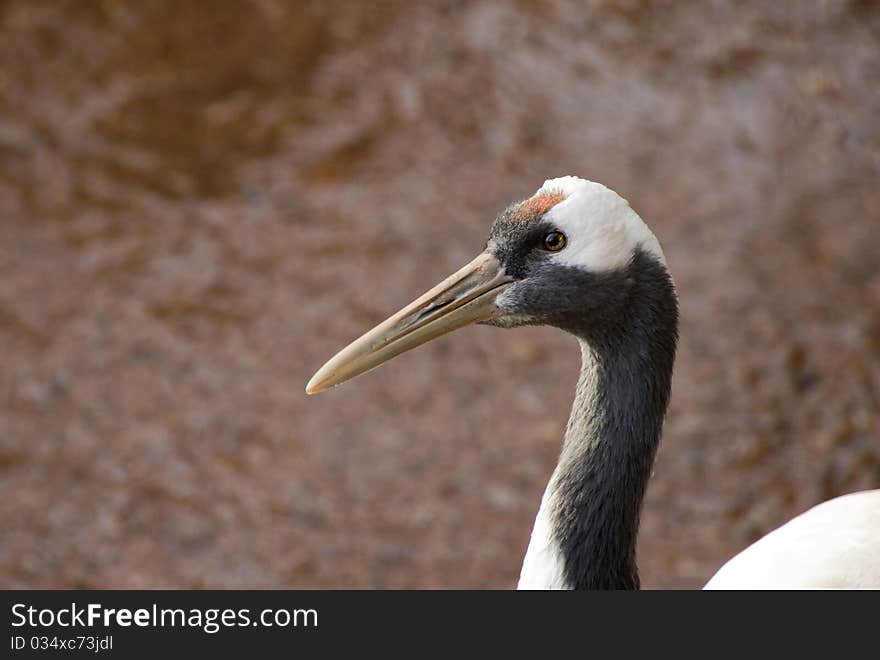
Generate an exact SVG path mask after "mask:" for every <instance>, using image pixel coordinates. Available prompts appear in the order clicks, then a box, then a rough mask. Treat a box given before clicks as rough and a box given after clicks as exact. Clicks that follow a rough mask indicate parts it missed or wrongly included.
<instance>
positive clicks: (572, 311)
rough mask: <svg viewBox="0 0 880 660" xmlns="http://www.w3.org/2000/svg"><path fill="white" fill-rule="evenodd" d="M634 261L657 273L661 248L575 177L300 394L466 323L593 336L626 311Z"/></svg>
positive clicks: (551, 183)
mask: <svg viewBox="0 0 880 660" xmlns="http://www.w3.org/2000/svg"><path fill="white" fill-rule="evenodd" d="M638 255H646V256H647V257H648V258H649V259H651V260H652V262H653V263H656V264H659V265H662V266H664V267H665V259H664V257H663V252H662V250H661V249H660V244H659V243H658V242H657V239H656V238H655V236H654V234H653V233H651V230H650V229H649V228H648V226H647V225H646V224H645V223H644V222H643V221H642V220H641V218H639V216H638V215H636V213H635V212H634V211H633V210H632V209H631V208H630V206H629V204H628V203H627V201H626V200H625V199H623V198H622V197H620V196H619V195H618V194H617V193H615V192H614V191H612V190H610V189H608V188H606V187H605V186H603V185H601V184H598V183H594V182H592V181H586V180H584V179H580V178H577V177H572V176H567V177H562V178H558V179H551V180H548V181H545V182H544V185H543V186H541V188H540V189H538V191H537V192H536V193H535V194H534V195H532V196H531V197H529V198H528V199H525V200H523V201H520V202H517V203H515V204H512V205H511V206H509V207H508V208H506V209H505V210H504V211H502V212H501V213H500V214H499V215H498V217H497V218H496V220H495V222H494V223H493V225H492V229H491V231H490V232H489V239H488V241H487V243H486V247H485V249H484V250H483V252H481V253H480V254H479V255H478V256H477V257H476V258H475V259H474V260H473V261H471V262H470V263H469V264H467V265H466V266H464V267H463V268H461V269H460V270H458V271H456V272H455V273H453V274H452V275H450V276H449V277H447V278H446V279H445V280H443V281H442V282H440V283H439V284H437V285H436V286H435V287H433V288H432V289H430V290H429V291H427V292H426V293H424V294H423V295H421V296H419V297H418V298H416V299H415V300H414V301H413V302H411V303H410V304H409V305H407V306H406V307H404V308H403V309H401V310H400V311H398V312H397V313H396V314H394V315H392V316H391V317H389V318H388V319H386V320H385V321H383V322H382V323H380V324H379V325H377V326H376V327H375V328H373V329H372V330H370V331H369V332H367V333H366V334H364V335H363V336H361V337H360V338H359V339H356V340H355V341H353V342H352V343H351V344H349V345H348V346H347V347H346V348H344V349H342V350H341V351H340V352H339V353H337V354H336V355H335V356H334V357H333V358H331V359H330V360H329V361H328V362H327V363H326V364H325V365H324V366H323V367H321V369H319V370H318V372H317V373H316V374H315V375H314V376H313V377H312V379H311V380H310V381H309V383H308V385H307V386H306V392H308V393H309V394H315V393H317V392H321V391H324V390H326V389H329V388H330V387H333V386H334V385H338V384H340V383H342V382H344V381H346V380H349V379H350V378H353V377H355V376H357V375H359V374H362V373H364V372H366V371H369V370H370V369H373V368H375V367H378V366H379V365H381V364H383V363H385V362H387V361H388V360H390V359H391V358H393V357H395V356H397V355H400V354H401V353H403V352H405V351H408V350H410V349H411V348H415V347H416V346H419V345H421V344H424V343H425V342H427V341H430V340H431V339H435V338H437V337H439V336H441V335H444V334H446V333H448V332H451V331H453V330H456V329H458V328H461V327H463V326H465V325H470V324H473V323H483V324H489V325H496V326H501V327H515V326H518V325H552V326H556V327H559V328H562V329H564V330H568V331H571V332H576V333H583V332H585V331H587V330H585V329H596V330H601V329H602V328H604V327H608V326H609V325H613V324H614V323H615V322H616V321H619V318H620V315H621V314H622V313H623V312H624V310H625V308H626V305H627V301H628V300H629V298H630V294H631V288H632V286H633V284H634V283H633V279H632V278H631V277H629V276H628V268H629V266H630V265H631V264H632V262H633V260H634V259H635V258H636V257H637V256H638Z"/></svg>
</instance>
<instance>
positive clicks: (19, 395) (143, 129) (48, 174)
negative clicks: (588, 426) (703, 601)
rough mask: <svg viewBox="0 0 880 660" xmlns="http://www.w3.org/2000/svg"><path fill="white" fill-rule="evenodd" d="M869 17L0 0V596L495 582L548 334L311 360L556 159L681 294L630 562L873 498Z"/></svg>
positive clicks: (534, 479) (690, 579)
mask: <svg viewBox="0 0 880 660" xmlns="http://www.w3.org/2000/svg"><path fill="white" fill-rule="evenodd" d="M878 5H880V3H877V2H872V1H869V0H861V1H850V2H844V1H827V2H796V3H795V2H791V3H788V2H720V1H715V2H706V1H700V2H680V1H676V2H671V1H670V2H661V1H656V2H655V1H648V0H644V1H642V0H614V1H593V2H585V3H583V2H565V1H562V0H559V1H545V2H532V1H528V2H526V1H523V2H505V3H497V2H488V1H486V2H465V3H460V2H440V1H437V2H419V3H411V2H404V1H400V2H393V1H382V2H371V3H355V2H343V1H341V0H340V1H328V0H321V1H320V2H290V3H288V2H281V1H274V2H273V1H270V0H264V1H253V2H243V1H242V2H239V1H233V0H229V1H224V2H220V1H217V2H211V3H203V2H186V1H185V2H181V1H179V0H175V1H170V0H169V1H160V0H155V1H151V2H149V3H134V2H121V1H118V2H117V1H113V0H108V1H106V2H100V3H99V2H76V1H73V0H70V1H68V2H58V1H51V2H50V1H46V2H39V1H33V0H7V1H6V2H2V3H0V346H2V351H3V366H2V369H0V521H2V534H0V585H2V586H4V587H220V588H223V587H356V588H362V587H363V588H367V587H493V588H501V587H510V586H512V585H513V584H514V583H515V580H516V577H517V574H518V570H519V564H520V561H521V558H522V555H523V552H524V549H525V546H526V543H527V540H528V535H529V530H530V528H531V524H532V520H533V517H534V514H535V512H536V510H537V506H538V502H539V499H540V494H541V491H542V490H543V487H544V484H545V482H546V479H547V477H548V476H549V473H550V471H551V469H552V466H553V464H554V461H555V458H556V455H557V452H558V449H559V442H560V438H561V434H562V431H563V428H564V425H565V421H566V418H567V415H568V408H569V405H570V400H571V396H572V389H573V385H574V382H575V378H576V374H577V371H578V367H579V364H578V358H579V356H578V352H577V349H576V346H575V344H574V342H573V340H571V339H570V338H568V337H566V336H564V335H562V334H561V333H558V332H556V331H553V330H550V329H539V328H532V329H524V330H516V331H501V330H497V329H494V328H485V327H479V328H471V329H467V330H465V331H461V332H459V333H457V334H454V335H452V336H449V337H446V338H444V339H442V340H440V341H437V342H435V343H433V344H431V345H428V346H425V347H423V348H422V349H420V350H419V351H416V352H414V353H411V354H408V355H406V356H404V357H402V358H399V359H398V360H395V361H394V362H393V363H391V364H389V365H387V366H386V367H385V368H383V369H382V370H379V371H377V372H374V373H372V374H370V375H368V376H365V377H363V378H360V379H358V380H357V381H354V382H352V383H349V384H347V385H346V386H345V387H344V388H340V389H338V390H336V391H332V392H329V393H327V394H324V395H322V396H320V397H311V398H309V397H306V396H305V394H304V393H303V386H304V384H305V382H306V381H307V380H308V378H309V376H310V375H311V373H312V372H313V371H314V370H315V369H316V368H317V367H318V366H320V364H321V363H322V362H323V361H324V359H326V358H327V357H329V355H330V354H332V353H333V352H335V350H337V349H338V348H340V347H341V346H342V345H343V344H344V343H346V342H347V341H348V340H350V339H351V338H352V337H354V336H355V335H357V334H359V333H360V332H361V331H363V330H364V329H366V328H367V327H368V326H370V325H371V324H373V323H374V322H376V321H379V320H381V319H382V318H384V317H385V316H386V315H387V314H388V313H390V312H392V311H394V310H396V309H397V308H398V307H399V306H400V305H401V304H402V303H404V302H408V301H409V300H410V299H411V298H412V297H413V296H414V295H415V294H417V293H420V292H421V291H423V290H424V289H425V288H426V287H427V286H429V285H431V284H433V283H434V282H435V281H437V280H438V278H440V277H442V276H444V275H445V274H447V273H448V272H450V271H451V270H452V269H454V268H457V267H458V266H460V265H461V264H463V263H464V262H465V261H466V260H468V259H469V258H470V257H471V256H473V254H475V253H476V252H477V251H478V250H479V249H480V248H481V247H482V245H483V241H484V239H485V234H486V232H487V230H488V227H489V225H490V223H491V221H492V219H493V217H494V214H495V213H496V212H497V211H498V210H500V209H501V208H502V207H503V206H504V205H506V204H507V203H508V202H510V201H512V200H515V199H519V198H522V197H525V196H528V195H530V194H531V193H532V192H533V191H534V190H535V189H536V188H537V187H538V186H539V185H540V184H541V182H542V181H543V180H544V179H545V178H549V177H553V176H557V175H561V174H569V173H572V174H579V175H581V176H584V177H587V178H591V179H595V180H598V181H602V182H603V183H606V184H607V185H609V186H611V187H612V188H614V189H616V190H617V191H619V192H620V193H621V194H623V195H624V196H625V197H627V198H628V199H629V200H630V202H631V203H632V205H633V206H634V208H635V209H636V210H637V211H638V212H639V213H640V214H641V215H642V217H644V218H645V219H646V220H647V221H648V222H649V224H651V226H652V227H653V228H654V230H655V232H656V234H657V235H658V237H659V238H660V240H661V242H662V243H663V245H664V248H665V251H666V254H667V257H668V259H669V263H670V266H671V269H672V271H673V274H674V277H675V279H676V281H677V284H678V287H679V294H680V298H681V306H682V332H681V344H680V349H679V357H678V362H677V371H676V375H675V380H674V392H673V401H672V405H671V410H670V415H669V418H668V422H667V426H666V433H665V437H664V440H663V443H662V446H661V450H660V455H659V459H658V463H657V466H656V471H655V475H654V478H653V480H652V482H651V485H650V487H649V492H648V498H647V502H646V505H645V510H644V513H643V524H642V531H641V537H640V548H639V558H640V564H641V568H642V574H643V582H644V584H645V586H647V587H693V586H698V585H700V584H701V583H702V582H703V581H704V580H705V579H706V578H707V577H708V576H710V575H711V574H712V572H713V571H714V569H715V568H717V567H718V566H720V565H721V563H722V562H723V561H724V560H725V559H726V558H727V557H729V556H730V555H731V554H733V553H734V552H736V551H738V550H739V549H740V548H742V547H743V546H745V545H746V544H747V543H749V542H750V541H752V540H754V539H755V538H757V537H758V536H759V535H761V534H763V533H765V532H766V531H768V530H769V529H771V528H773V527H774V526H776V525H778V524H779V523H781V522H782V521H784V520H786V519H787V518H789V517H791V516H792V515H794V514H795V513H797V512H799V511H801V510H803V509H805V508H806V507H808V506H809V505H811V504H814V503H816V502H818V501H820V500H822V499H825V498H828V497H831V496H833V495H836V494H838V493H843V492H846V491H852V490H856V489H860V488H869V487H878V486H880V268H878V264H880V6H878Z"/></svg>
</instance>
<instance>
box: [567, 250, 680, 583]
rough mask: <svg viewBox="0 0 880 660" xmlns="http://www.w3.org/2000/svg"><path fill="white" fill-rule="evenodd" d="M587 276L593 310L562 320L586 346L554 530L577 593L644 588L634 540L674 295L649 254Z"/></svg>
mask: <svg viewBox="0 0 880 660" xmlns="http://www.w3.org/2000/svg"><path fill="white" fill-rule="evenodd" d="M581 276H582V277H586V278H591V280H590V281H589V282H586V281H585V282H584V283H583V286H582V287H580V288H581V289H582V290H583V291H584V292H585V296H586V295H589V296H591V298H590V301H589V302H587V301H585V304H584V309H588V308H589V313H585V314H584V315H583V316H580V315H579V314H577V313H575V314H569V315H567V317H566V318H564V319H558V322H557V323H556V324H557V325H559V326H560V327H562V328H564V329H566V330H568V331H569V332H571V333H572V334H575V335H576V336H577V337H578V338H579V339H580V340H581V342H582V347H583V354H584V363H583V368H582V371H581V376H580V381H579V383H578V388H577V394H576V397H575V401H574V405H573V407H572V412H571V417H570V419H569V423H568V429H567V431H566V437H565V443H564V445H563V450H562V455H561V458H560V463H559V466H558V468H557V471H556V473H555V474H554V478H553V483H552V484H551V487H552V488H553V489H554V493H555V494H554V509H553V513H552V515H553V527H554V534H555V538H556V542H557V543H558V544H559V547H560V550H561V553H562V557H563V560H564V562H565V566H564V574H565V578H566V582H567V584H568V586H569V587H570V588H573V589H638V588H639V575H638V570H637V567H636V537H637V534H638V526H639V513H640V510H641V506H642V500H643V498H644V494H645V488H646V486H647V482H648V478H649V477H650V475H651V469H652V466H653V463H654V456H655V454H656V451H657V446H658V444H659V442H660V435H661V431H662V426H663V418H664V416H665V414H666V407H667V404H668V401H669V392H670V384H671V378H672V364H673V360H674V357H675V345H676V339H677V327H678V306H677V301H676V296H675V289H674V287H673V284H672V281H671V279H670V277H669V274H668V271H667V270H666V268H665V267H664V266H663V265H661V264H660V263H659V262H658V261H657V260H656V259H655V258H654V257H652V256H651V255H648V254H645V253H643V252H639V253H637V254H636V255H635V258H634V260H633V262H632V263H631V264H630V265H629V266H628V267H627V268H626V269H625V270H623V271H620V272H616V273H610V274H603V275H595V274H594V275H589V274H582V275H581ZM597 298H598V299H600V300H602V301H603V305H602V306H601V308H597V306H596V300H597ZM597 315H598V316H597Z"/></svg>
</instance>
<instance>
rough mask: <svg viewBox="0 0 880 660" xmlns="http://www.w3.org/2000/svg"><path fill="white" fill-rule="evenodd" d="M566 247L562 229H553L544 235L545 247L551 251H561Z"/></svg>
mask: <svg viewBox="0 0 880 660" xmlns="http://www.w3.org/2000/svg"><path fill="white" fill-rule="evenodd" d="M564 247H565V234H563V233H562V232H561V231H551V232H550V233H549V234H547V235H546V236H545V237H544V249H545V250H548V251H549V252H559V251H560V250H561V249H562V248H564Z"/></svg>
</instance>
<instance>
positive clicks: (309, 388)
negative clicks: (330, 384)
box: [306, 374, 327, 394]
mask: <svg viewBox="0 0 880 660" xmlns="http://www.w3.org/2000/svg"><path fill="white" fill-rule="evenodd" d="M325 389H327V388H326V387H321V382H320V379H319V378H318V374H315V375H314V376H312V379H311V380H310V381H309V382H308V383H307V384H306V394H318V393H319V392H323V391H324V390H325Z"/></svg>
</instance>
